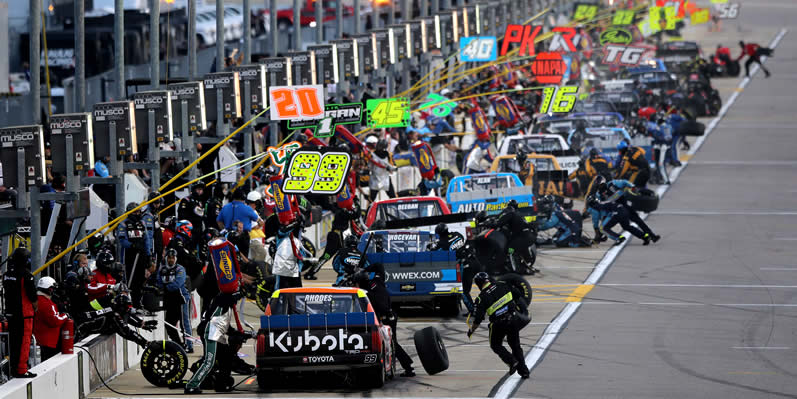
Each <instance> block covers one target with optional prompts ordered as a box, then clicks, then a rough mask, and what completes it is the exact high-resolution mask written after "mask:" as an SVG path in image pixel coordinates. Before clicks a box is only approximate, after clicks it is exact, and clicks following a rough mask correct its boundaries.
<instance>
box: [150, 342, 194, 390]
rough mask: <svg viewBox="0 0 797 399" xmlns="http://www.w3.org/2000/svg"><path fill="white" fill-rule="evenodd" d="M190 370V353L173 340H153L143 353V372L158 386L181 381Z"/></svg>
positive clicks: (166, 385)
mask: <svg viewBox="0 0 797 399" xmlns="http://www.w3.org/2000/svg"><path fill="white" fill-rule="evenodd" d="M186 371H188V354H186V353H185V350H183V347H182V346H180V345H179V344H178V343H176V342H173V341H152V342H150V343H149V344H148V345H147V347H146V348H145V349H144V353H142V354H141V374H143V375H144V378H145V379H146V380H147V381H148V382H149V383H150V384H152V385H155V386H156V387H168V386H170V385H173V384H175V383H177V382H179V381H180V380H181V379H182V378H183V377H184V376H185V373H186Z"/></svg>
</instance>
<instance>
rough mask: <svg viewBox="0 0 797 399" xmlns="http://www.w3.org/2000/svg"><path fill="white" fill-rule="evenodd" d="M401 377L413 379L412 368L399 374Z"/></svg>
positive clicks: (413, 372)
mask: <svg viewBox="0 0 797 399" xmlns="http://www.w3.org/2000/svg"><path fill="white" fill-rule="evenodd" d="M399 375H400V376H402V377H415V371H413V369H412V368H409V369H406V370H404V372H403V373H401V374H399Z"/></svg>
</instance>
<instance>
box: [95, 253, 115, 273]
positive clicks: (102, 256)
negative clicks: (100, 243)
mask: <svg viewBox="0 0 797 399" xmlns="http://www.w3.org/2000/svg"><path fill="white" fill-rule="evenodd" d="M114 262H116V259H114V257H113V254H112V253H110V252H108V251H102V252H100V253H99V254H97V268H98V269H100V271H102V272H103V273H109V272H110V271H111V270H112V268H113V265H114Z"/></svg>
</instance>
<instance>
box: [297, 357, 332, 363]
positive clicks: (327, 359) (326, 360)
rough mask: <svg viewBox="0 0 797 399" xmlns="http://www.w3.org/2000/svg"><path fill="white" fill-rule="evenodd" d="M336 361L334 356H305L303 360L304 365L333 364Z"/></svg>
mask: <svg viewBox="0 0 797 399" xmlns="http://www.w3.org/2000/svg"><path fill="white" fill-rule="evenodd" d="M334 361H335V358H334V357H333V356H305V357H303V358H302V362H303V363H331V362H334Z"/></svg>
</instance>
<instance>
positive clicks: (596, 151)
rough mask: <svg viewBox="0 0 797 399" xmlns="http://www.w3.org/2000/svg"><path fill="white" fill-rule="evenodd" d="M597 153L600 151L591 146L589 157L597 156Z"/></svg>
mask: <svg viewBox="0 0 797 399" xmlns="http://www.w3.org/2000/svg"><path fill="white" fill-rule="evenodd" d="M598 155H600V152H598V149H597V148H595V147H592V148H590V149H589V157H590V158H597V157H598Z"/></svg>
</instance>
